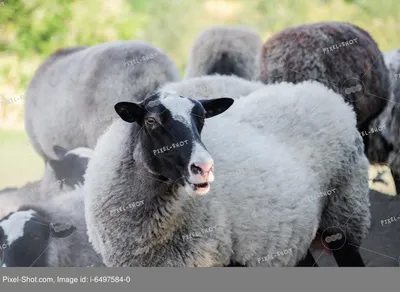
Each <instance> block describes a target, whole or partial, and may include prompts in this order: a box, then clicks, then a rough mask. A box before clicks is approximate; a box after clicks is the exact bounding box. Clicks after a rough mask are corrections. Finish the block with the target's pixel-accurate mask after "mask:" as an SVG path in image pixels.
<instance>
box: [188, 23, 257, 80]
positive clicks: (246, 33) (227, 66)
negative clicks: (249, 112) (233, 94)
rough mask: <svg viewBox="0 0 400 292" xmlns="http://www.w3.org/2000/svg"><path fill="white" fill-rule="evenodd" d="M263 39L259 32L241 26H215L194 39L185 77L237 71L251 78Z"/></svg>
mask: <svg viewBox="0 0 400 292" xmlns="http://www.w3.org/2000/svg"><path fill="white" fill-rule="evenodd" d="M261 46H262V41H261V38H260V36H259V34H258V33H257V32H255V31H253V30H252V29H249V28H247V27H242V26H214V27H212V28H209V29H207V30H205V31H203V32H202V33H201V34H200V35H199V36H198V38H197V39H196V40H195V42H194V44H193V47H192V50H191V53H190V56H189V59H188V65H187V68H186V71H185V78H192V77H199V76H203V75H213V74H216V73H217V74H221V75H236V76H238V77H242V78H244V79H247V80H252V79H254V77H255V75H256V73H257V71H258V69H257V56H258V53H259V51H260V49H261Z"/></svg>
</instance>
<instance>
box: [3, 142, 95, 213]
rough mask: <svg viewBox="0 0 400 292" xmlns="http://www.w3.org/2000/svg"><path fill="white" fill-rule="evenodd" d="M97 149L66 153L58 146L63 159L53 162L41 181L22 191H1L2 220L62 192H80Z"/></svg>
mask: <svg viewBox="0 0 400 292" xmlns="http://www.w3.org/2000/svg"><path fill="white" fill-rule="evenodd" d="M92 151H93V150H91V149H89V148H84V147H79V148H76V149H73V150H71V151H69V152H66V150H65V149H62V148H61V147H55V152H56V153H57V155H58V156H59V160H50V161H49V162H48V163H47V164H48V165H47V167H46V168H45V174H44V177H43V178H42V179H41V180H40V181H36V182H33V183H27V184H26V185H24V186H23V187H21V188H6V189H4V190H2V191H0V218H1V217H3V216H6V215H7V214H8V213H10V212H15V211H17V210H18V208H19V207H20V206H21V205H22V204H27V203H35V202H37V201H38V200H46V199H48V198H50V197H52V196H54V195H58V194H60V193H61V192H66V191H71V190H74V189H77V188H78V187H79V186H82V184H83V175H84V173H85V171H86V167H87V164H88V161H89V159H90V157H91V153H92Z"/></svg>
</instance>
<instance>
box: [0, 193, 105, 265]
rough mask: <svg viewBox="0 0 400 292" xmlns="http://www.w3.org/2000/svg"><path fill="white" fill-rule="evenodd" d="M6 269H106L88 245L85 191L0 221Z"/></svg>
mask: <svg viewBox="0 0 400 292" xmlns="http://www.w3.org/2000/svg"><path fill="white" fill-rule="evenodd" d="M0 245H1V247H2V249H1V252H2V253H3V256H2V263H1V266H2V267H87V266H104V265H103V264H102V261H101V257H100V256H99V255H98V254H97V253H96V252H95V251H94V250H93V248H92V246H91V245H90V243H89V242H88V238H87V234H86V223H85V218H84V206H83V196H82V193H81V189H76V190H74V191H71V192H66V193H63V194H61V195H59V196H54V197H53V198H52V199H51V200H50V201H42V202H39V203H33V204H27V205H22V206H21V207H20V208H19V209H18V210H17V211H15V212H12V213H10V214H8V215H7V216H6V217H4V218H2V219H0Z"/></svg>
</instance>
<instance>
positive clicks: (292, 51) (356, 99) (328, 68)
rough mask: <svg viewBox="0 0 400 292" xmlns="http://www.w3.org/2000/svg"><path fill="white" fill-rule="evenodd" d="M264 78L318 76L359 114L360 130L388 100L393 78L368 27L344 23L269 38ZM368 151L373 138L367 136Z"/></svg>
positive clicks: (263, 56)
mask: <svg viewBox="0 0 400 292" xmlns="http://www.w3.org/2000/svg"><path fill="white" fill-rule="evenodd" d="M259 62H260V74H259V76H258V77H257V79H258V80H261V81H262V82H264V83H267V84H271V83H276V82H282V81H286V82H293V83H299V82H302V81H305V80H316V81H318V82H321V83H323V84H324V85H326V86H327V87H328V88H331V89H333V90H334V91H335V92H336V93H339V94H341V95H342V96H343V98H344V99H345V100H346V102H348V103H349V104H351V105H352V106H353V108H354V110H355V112H356V114H357V127H358V129H359V131H360V132H362V131H369V128H370V122H371V121H372V120H373V119H374V118H376V117H377V116H378V115H379V114H380V113H381V112H382V111H383V109H384V108H385V106H386V104H387V101H388V100H389V77H388V71H387V68H386V66H385V63H384V59H383V56H382V53H381V51H380V50H379V48H378V45H377V44H376V42H375V41H374V40H373V38H372V37H371V36H370V35H369V34H368V33H367V32H366V31H365V30H363V29H361V28H359V27H357V26H355V25H352V24H349V23H342V22H320V23H313V24H304V25H300V26H297V27H291V28H286V29H284V30H282V31H280V32H278V33H276V34H275V35H274V36H272V37H271V38H270V39H269V40H267V41H266V42H265V44H264V46H263V48H262V51H261V55H260V60H259ZM363 140H364V144H365V150H366V151H367V150H368V139H367V137H366V136H364V137H363Z"/></svg>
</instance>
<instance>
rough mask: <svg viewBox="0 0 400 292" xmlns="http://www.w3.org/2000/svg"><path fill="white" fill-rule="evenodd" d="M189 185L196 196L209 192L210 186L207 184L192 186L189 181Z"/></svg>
mask: <svg viewBox="0 0 400 292" xmlns="http://www.w3.org/2000/svg"><path fill="white" fill-rule="evenodd" d="M187 182H188V184H189V185H190V187H191V189H192V190H193V191H195V192H196V193H197V194H200V195H203V194H206V193H207V192H208V191H209V190H210V184H209V183H208V182H204V183H200V184H194V183H191V182H190V181H187Z"/></svg>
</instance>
